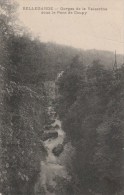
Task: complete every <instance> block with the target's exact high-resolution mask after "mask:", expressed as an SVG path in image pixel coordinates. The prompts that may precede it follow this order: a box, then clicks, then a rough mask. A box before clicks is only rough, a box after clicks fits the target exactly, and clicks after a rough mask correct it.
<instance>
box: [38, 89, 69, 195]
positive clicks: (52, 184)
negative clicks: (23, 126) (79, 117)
mask: <svg viewBox="0 0 124 195" xmlns="http://www.w3.org/2000/svg"><path fill="white" fill-rule="evenodd" d="M52 90H53V89H52ZM48 104H49V103H48ZM47 113H48V116H49V120H51V121H54V122H53V123H52V124H50V126H51V129H49V130H47V132H51V131H52V132H54V131H55V132H57V133H58V137H56V138H55V137H53V138H48V139H47V140H46V141H44V147H45V148H46V150H47V157H46V159H45V160H44V161H41V174H40V179H39V183H38V185H39V186H40V188H42V190H43V192H42V193H41V194H42V195H43V194H46V195H58V194H56V193H55V188H56V186H57V181H56V180H55V178H56V177H61V178H64V179H67V180H69V179H70V177H69V175H68V173H67V170H66V166H65V164H64V161H63V160H62V158H61V156H62V154H61V153H65V151H64V149H63V151H62V152H61V153H60V155H59V156H56V155H54V153H53V149H54V148H56V147H57V146H58V144H59V145H60V144H62V145H63V142H64V139H65V136H66V135H65V132H64V131H63V129H62V125H61V121H60V120H59V118H58V117H57V116H55V115H57V114H56V113H55V110H54V105H52V104H51V103H50V105H48V107H47ZM48 186H49V187H48ZM49 189H52V190H49ZM38 194H39V195H40V193H38Z"/></svg>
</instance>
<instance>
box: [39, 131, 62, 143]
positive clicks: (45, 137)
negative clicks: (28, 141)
mask: <svg viewBox="0 0 124 195" xmlns="http://www.w3.org/2000/svg"><path fill="white" fill-rule="evenodd" d="M57 137H58V132H57V131H44V132H43V134H42V138H41V139H42V140H43V141H46V140H48V139H55V138H57Z"/></svg>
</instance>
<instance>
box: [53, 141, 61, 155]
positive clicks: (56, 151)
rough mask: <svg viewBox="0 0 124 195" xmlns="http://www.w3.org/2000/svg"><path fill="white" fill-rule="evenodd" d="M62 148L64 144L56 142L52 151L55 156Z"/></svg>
mask: <svg viewBox="0 0 124 195" xmlns="http://www.w3.org/2000/svg"><path fill="white" fill-rule="evenodd" d="M63 150H64V146H63V145H62V144H58V145H57V146H56V147H55V148H53V150H52V152H53V154H54V155H55V156H59V155H60V154H61V153H62V152H63Z"/></svg>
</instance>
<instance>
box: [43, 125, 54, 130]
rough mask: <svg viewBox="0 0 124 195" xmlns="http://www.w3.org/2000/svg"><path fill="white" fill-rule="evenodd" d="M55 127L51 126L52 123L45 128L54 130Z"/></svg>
mask: <svg viewBox="0 0 124 195" xmlns="http://www.w3.org/2000/svg"><path fill="white" fill-rule="evenodd" d="M54 129H55V128H54V127H53V126H51V125H46V126H45V127H44V130H50V131H51V130H54Z"/></svg>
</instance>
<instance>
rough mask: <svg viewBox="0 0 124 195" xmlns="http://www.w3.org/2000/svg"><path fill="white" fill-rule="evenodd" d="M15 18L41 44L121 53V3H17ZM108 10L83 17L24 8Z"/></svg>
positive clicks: (49, 0) (32, 0)
mask: <svg viewBox="0 0 124 195" xmlns="http://www.w3.org/2000/svg"><path fill="white" fill-rule="evenodd" d="M16 1H17V2H18V3H19V8H18V17H19V20H20V21H21V23H22V25H23V26H26V27H27V28H28V29H29V31H30V32H32V34H33V35H34V36H39V38H40V40H41V41H42V42H55V43H58V44H64V45H68V46H73V47H75V48H81V49H85V50H87V49H100V50H109V51H114V50H116V51H117V53H121V54H123V53H124V25H123V22H124V0H16ZM37 6H38V7H54V9H56V8H58V9H60V7H64V8H75V9H76V7H79V8H88V7H91V8H107V11H88V12H87V14H86V15H82V14H71V15H64V14H61V15H60V14H58V15H56V14H55V15H48V14H46V15H44V14H41V11H31V10H30V11H29V10H23V7H37Z"/></svg>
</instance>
